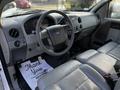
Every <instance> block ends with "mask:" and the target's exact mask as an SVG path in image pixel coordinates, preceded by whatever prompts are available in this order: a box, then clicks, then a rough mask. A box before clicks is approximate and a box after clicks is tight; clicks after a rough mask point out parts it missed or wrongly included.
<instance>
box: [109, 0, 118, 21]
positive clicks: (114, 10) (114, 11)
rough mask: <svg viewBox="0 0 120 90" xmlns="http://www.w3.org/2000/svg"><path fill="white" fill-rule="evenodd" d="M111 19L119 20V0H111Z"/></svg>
mask: <svg viewBox="0 0 120 90" xmlns="http://www.w3.org/2000/svg"><path fill="white" fill-rule="evenodd" d="M110 11H111V18H115V19H120V0H113V1H112V3H111V6H110Z"/></svg>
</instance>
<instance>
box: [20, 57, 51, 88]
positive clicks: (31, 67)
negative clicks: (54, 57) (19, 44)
mask: <svg viewBox="0 0 120 90" xmlns="http://www.w3.org/2000/svg"><path fill="white" fill-rule="evenodd" d="M19 70H20V72H21V74H22V76H23V78H24V79H25V81H26V82H27V84H28V85H29V87H30V88H31V89H32V90H35V88H36V87H37V81H38V79H40V78H41V77H42V76H43V75H45V74H46V73H48V72H50V71H52V70H53V68H52V67H51V66H50V65H49V64H48V63H47V62H46V61H45V60H42V59H41V58H40V57H39V59H38V60H37V61H35V62H31V61H27V62H24V63H22V64H21V67H20V68H19Z"/></svg>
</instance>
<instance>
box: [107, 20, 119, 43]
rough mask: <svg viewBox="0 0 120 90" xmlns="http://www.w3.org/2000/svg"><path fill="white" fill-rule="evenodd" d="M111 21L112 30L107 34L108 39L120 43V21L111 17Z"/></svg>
mask: <svg viewBox="0 0 120 90" xmlns="http://www.w3.org/2000/svg"><path fill="white" fill-rule="evenodd" d="M109 20H110V22H111V26H110V30H109V33H108V36H107V40H109V39H111V40H112V41H115V42H118V43H120V21H118V19H109Z"/></svg>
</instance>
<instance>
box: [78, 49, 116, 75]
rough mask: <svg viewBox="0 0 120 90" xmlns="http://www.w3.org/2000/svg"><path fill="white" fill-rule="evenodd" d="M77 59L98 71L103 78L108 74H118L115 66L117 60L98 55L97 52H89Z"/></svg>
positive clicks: (101, 54)
mask: <svg viewBox="0 0 120 90" xmlns="http://www.w3.org/2000/svg"><path fill="white" fill-rule="evenodd" d="M76 59H77V60H79V62H81V63H83V64H88V65H90V66H92V67H93V68H94V69H96V70H97V71H98V72H99V73H100V74H102V75H103V76H104V75H106V74H116V71H115V69H114V65H115V64H116V62H117V60H116V59H114V58H112V57H111V56H109V55H106V54H103V53H98V52H97V51H95V50H88V51H86V52H84V53H82V54H79V55H77V56H76Z"/></svg>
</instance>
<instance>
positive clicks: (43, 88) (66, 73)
mask: <svg viewBox="0 0 120 90" xmlns="http://www.w3.org/2000/svg"><path fill="white" fill-rule="evenodd" d="M36 90H111V89H110V87H109V85H108V84H107V82H106V81H105V79H104V78H103V77H102V76H101V75H100V74H99V73H98V72H97V71H96V70H94V69H93V68H92V67H90V66H88V65H85V64H81V63H80V62H78V61H75V60H73V61H69V62H67V63H65V64H63V65H61V66H59V67H58V68H56V69H55V70H53V71H52V72H50V73H48V74H46V75H45V76H43V77H42V78H40V79H39V80H38V87H37V88H36Z"/></svg>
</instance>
